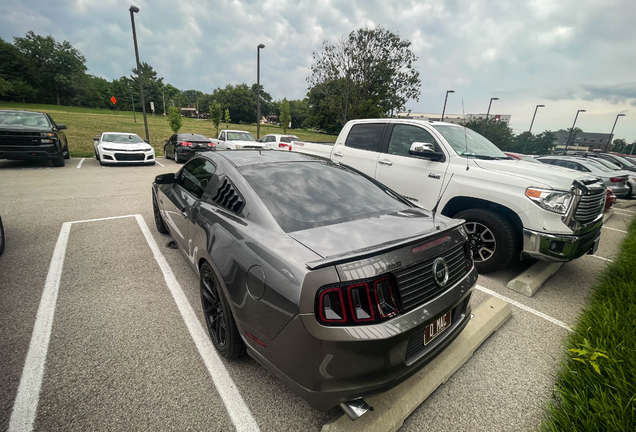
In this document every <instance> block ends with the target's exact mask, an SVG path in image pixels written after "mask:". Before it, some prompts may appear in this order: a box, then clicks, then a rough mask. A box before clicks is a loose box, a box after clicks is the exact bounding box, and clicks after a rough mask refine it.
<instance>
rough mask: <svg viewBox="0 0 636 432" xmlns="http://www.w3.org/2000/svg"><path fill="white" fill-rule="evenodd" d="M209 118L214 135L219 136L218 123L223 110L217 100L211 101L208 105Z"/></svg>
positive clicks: (221, 118)
mask: <svg viewBox="0 0 636 432" xmlns="http://www.w3.org/2000/svg"><path fill="white" fill-rule="evenodd" d="M210 120H211V121H212V124H213V125H214V127H215V128H216V136H217V137H218V136H219V125H220V124H221V121H222V120H223V110H222V109H221V104H220V103H218V102H217V101H214V102H212V105H210Z"/></svg>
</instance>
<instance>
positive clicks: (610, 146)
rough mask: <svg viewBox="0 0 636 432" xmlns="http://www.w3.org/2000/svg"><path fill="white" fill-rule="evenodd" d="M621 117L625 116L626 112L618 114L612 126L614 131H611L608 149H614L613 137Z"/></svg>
mask: <svg viewBox="0 0 636 432" xmlns="http://www.w3.org/2000/svg"><path fill="white" fill-rule="evenodd" d="M619 117H625V114H617V115H616V120H614V126H612V131H611V132H610V137H609V147H608V150H611V149H612V138H614V128H615V127H616V122H617V121H618V118H619Z"/></svg>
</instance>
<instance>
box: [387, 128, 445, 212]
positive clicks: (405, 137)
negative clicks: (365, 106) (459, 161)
mask: <svg viewBox="0 0 636 432" xmlns="http://www.w3.org/2000/svg"><path fill="white" fill-rule="evenodd" d="M387 136H388V139H385V140H384V141H383V146H382V147H383V148H382V153H380V157H379V158H378V164H377V168H376V175H375V178H376V180H378V181H379V182H380V183H384V184H385V185H387V186H388V187H390V188H391V189H393V190H395V191H397V192H399V193H400V194H402V195H404V196H405V197H406V198H407V199H410V200H411V201H414V202H416V203H417V204H418V205H420V206H422V207H424V208H426V209H428V210H431V209H432V208H433V207H434V206H435V203H436V202H437V198H438V196H439V194H440V191H441V188H442V181H443V180H444V174H445V173H446V170H447V168H448V154H446V152H444V150H443V149H442V147H441V146H440V145H439V143H438V142H437V141H436V140H435V138H434V137H433V135H431V134H430V133H429V132H428V131H427V130H426V129H424V128H422V127H419V126H414V125H408V124H391V125H390V126H389V130H388V131H387ZM414 142H422V143H431V144H433V145H435V151H436V152H443V153H445V156H444V157H443V158H442V159H441V160H439V161H432V160H430V159H425V158H422V157H417V156H411V155H409V149H410V148H411V144H413V143H414ZM447 181H448V179H447Z"/></svg>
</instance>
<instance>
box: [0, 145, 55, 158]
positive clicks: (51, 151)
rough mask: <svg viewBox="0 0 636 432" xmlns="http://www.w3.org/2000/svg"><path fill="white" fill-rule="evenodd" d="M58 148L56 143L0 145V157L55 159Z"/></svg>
mask: <svg viewBox="0 0 636 432" xmlns="http://www.w3.org/2000/svg"><path fill="white" fill-rule="evenodd" d="M58 157H60V150H59V148H58V145H57V144H46V145H44V144H43V145H39V146H30V147H0V159H8V160H34V159H57V158H58Z"/></svg>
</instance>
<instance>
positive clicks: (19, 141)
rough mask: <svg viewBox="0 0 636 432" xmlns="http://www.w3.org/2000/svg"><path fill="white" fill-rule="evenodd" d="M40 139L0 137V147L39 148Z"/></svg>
mask: <svg viewBox="0 0 636 432" xmlns="http://www.w3.org/2000/svg"><path fill="white" fill-rule="evenodd" d="M40 144H41V142H40V138H29V137H20V138H14V137H5V136H0V146H29V147H30V146H39V145H40Z"/></svg>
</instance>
